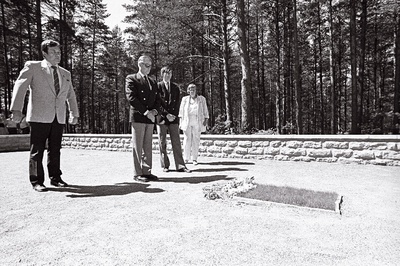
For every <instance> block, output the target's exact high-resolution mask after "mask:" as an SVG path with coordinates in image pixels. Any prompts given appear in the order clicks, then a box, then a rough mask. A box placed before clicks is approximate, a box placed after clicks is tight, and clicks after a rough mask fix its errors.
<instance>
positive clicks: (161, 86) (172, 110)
mask: <svg viewBox="0 0 400 266" xmlns="http://www.w3.org/2000/svg"><path fill="white" fill-rule="evenodd" d="M169 84H170V92H168V91H167V88H166V86H165V83H164V81H160V82H158V84H157V85H158V91H159V93H160V98H161V116H160V117H159V118H160V119H159V121H165V125H169V124H178V123H179V118H178V114H179V103H180V90H179V87H178V85H176V84H175V83H173V82H170V83H169ZM167 114H173V115H175V116H176V118H175V120H174V121H172V122H170V121H169V120H168V119H167Z"/></svg>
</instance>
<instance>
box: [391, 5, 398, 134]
mask: <svg viewBox="0 0 400 266" xmlns="http://www.w3.org/2000/svg"><path fill="white" fill-rule="evenodd" d="M397 9H399V8H397ZM395 21H396V25H397V26H396V27H397V29H396V33H395V34H396V40H395V42H396V43H395V48H394V49H395V78H394V80H395V81H394V84H395V85H394V99H393V100H394V104H393V107H394V108H393V111H394V115H393V127H392V128H393V130H392V132H393V134H399V130H400V125H399V117H400V95H399V94H400V17H399V13H397V12H395Z"/></svg>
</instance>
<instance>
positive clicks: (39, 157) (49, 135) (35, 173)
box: [29, 117, 64, 186]
mask: <svg viewBox="0 0 400 266" xmlns="http://www.w3.org/2000/svg"><path fill="white" fill-rule="evenodd" d="M29 124H30V127H31V136H30V142H31V143H30V149H31V150H30V158H29V180H30V181H31V184H32V185H33V186H34V185H36V184H41V185H43V183H44V170H43V164H42V161H43V153H44V150H45V148H46V141H47V170H48V173H49V177H50V178H51V179H57V178H60V176H61V174H62V173H61V170H60V150H61V140H62V134H63V130H64V124H59V123H58V121H57V117H56V118H55V119H54V121H53V122H52V123H36V122H30V123H29Z"/></svg>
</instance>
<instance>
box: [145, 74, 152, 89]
mask: <svg viewBox="0 0 400 266" xmlns="http://www.w3.org/2000/svg"><path fill="white" fill-rule="evenodd" d="M144 78H145V79H146V81H147V84H148V85H149V88H150V90H152V89H153V88H152V87H151V84H150V80H149V77H148V76H147V75H146V76H144Z"/></svg>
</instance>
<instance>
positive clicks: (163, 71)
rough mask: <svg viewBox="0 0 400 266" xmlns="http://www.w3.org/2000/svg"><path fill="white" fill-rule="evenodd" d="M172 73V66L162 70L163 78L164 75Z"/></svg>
mask: <svg viewBox="0 0 400 266" xmlns="http://www.w3.org/2000/svg"><path fill="white" fill-rule="evenodd" d="M171 71H172V69H171V67H170V66H165V67H163V68H161V76H162V75H164V73H166V72H171Z"/></svg>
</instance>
